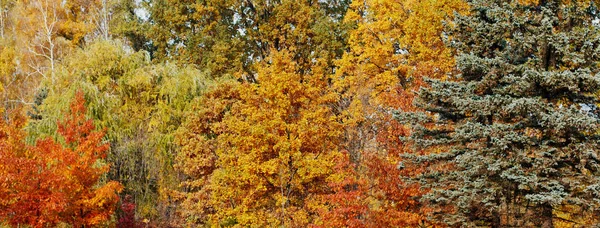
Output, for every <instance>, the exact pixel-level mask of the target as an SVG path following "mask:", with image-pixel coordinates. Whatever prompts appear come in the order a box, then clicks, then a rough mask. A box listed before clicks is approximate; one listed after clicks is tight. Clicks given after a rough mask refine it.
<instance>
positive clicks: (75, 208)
mask: <svg viewBox="0 0 600 228" xmlns="http://www.w3.org/2000/svg"><path fill="white" fill-rule="evenodd" d="M84 102H85V100H84V98H83V94H82V93H78V94H77V96H76V98H75V100H74V101H73V102H72V103H71V106H70V112H69V114H67V115H66V116H65V119H64V121H61V122H59V123H58V126H59V128H58V129H59V130H58V132H59V134H60V135H61V139H62V140H63V141H64V143H60V142H57V141H55V140H53V139H51V138H47V139H43V140H38V141H37V142H36V144H35V146H28V145H25V143H24V136H25V133H24V132H23V130H22V127H23V125H24V123H25V122H24V118H23V117H22V116H20V115H15V116H13V118H11V121H12V123H11V124H7V123H6V122H3V124H2V134H1V138H0V148H2V150H1V153H2V154H1V155H2V156H0V158H2V159H3V161H4V162H3V163H2V164H3V165H2V166H1V168H2V169H1V171H0V174H1V175H2V176H1V177H2V178H1V179H0V180H1V182H0V185H1V186H3V188H2V189H3V190H2V192H1V194H0V199H1V203H0V208H1V209H2V210H0V211H1V213H0V217H1V218H2V220H5V221H7V222H9V223H10V224H12V225H18V224H28V225H32V226H34V227H42V226H47V225H56V224H57V223H59V222H63V223H68V224H72V225H75V226H82V225H98V224H101V223H103V222H105V221H106V220H108V219H109V218H110V216H111V215H112V214H113V212H114V210H115V207H116V203H117V202H118V196H117V193H118V192H119V191H120V190H121V185H120V184H119V183H118V182H107V183H101V182H100V179H101V177H102V176H103V175H104V174H106V172H108V169H109V165H108V164H106V163H104V162H103V159H104V158H105V157H106V152H107V149H108V144H105V143H103V142H102V138H103V136H104V132H102V131H95V130H94V129H95V127H94V125H93V123H92V121H91V120H88V119H86V118H85V106H84ZM5 159H10V161H9V160H5Z"/></svg>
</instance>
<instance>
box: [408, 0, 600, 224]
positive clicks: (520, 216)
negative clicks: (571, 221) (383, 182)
mask: <svg viewBox="0 0 600 228" xmlns="http://www.w3.org/2000/svg"><path fill="white" fill-rule="evenodd" d="M471 4H472V9H473V10H472V11H471V13H470V14H468V15H462V16H458V17H457V18H456V20H455V21H454V22H453V23H452V24H450V25H449V29H448V31H447V32H448V33H447V35H448V37H450V38H451V39H450V41H449V44H450V45H451V46H453V47H456V48H457V50H458V52H459V54H458V56H457V66H458V68H459V70H460V71H461V72H462V73H461V74H458V75H455V78H452V79H451V80H448V81H440V80H431V81H430V82H431V87H429V88H426V89H422V90H421V91H420V93H419V96H418V99H417V106H418V107H421V108H423V109H424V110H426V111H428V113H416V114H415V113H406V114H400V115H399V116H398V118H399V119H400V120H401V121H402V122H404V123H407V124H414V132H413V135H412V137H410V138H407V139H406V141H407V142H411V143H413V144H414V145H415V146H417V148H418V149H420V148H446V149H444V150H442V151H443V152H441V153H435V154H431V155H427V156H415V155H411V156H406V157H407V161H405V162H404V163H403V165H405V166H409V165H412V166H423V165H428V166H429V169H430V172H427V173H426V174H423V175H420V176H418V178H416V179H413V181H419V182H421V183H424V184H425V186H426V187H427V188H431V192H430V193H429V194H428V195H426V196H425V197H424V198H423V200H424V202H428V203H431V204H433V205H437V206H438V209H440V211H443V210H441V209H443V208H444V207H448V206H450V207H454V208H455V209H456V213H453V214H451V213H450V211H444V212H445V213H434V214H433V215H434V217H436V218H437V219H439V220H443V221H444V222H446V223H448V224H450V225H459V224H460V225H466V226H475V225H486V226H493V227H499V226H517V227H523V226H536V227H552V226H553V224H554V221H555V220H556V219H557V218H558V215H557V210H560V209H561V208H563V207H566V206H576V207H577V208H578V209H577V210H572V211H570V212H569V213H573V214H578V213H581V214H589V213H597V212H598V211H597V208H598V207H599V206H600V204H599V202H598V201H597V197H598V196H599V195H598V194H600V192H598V191H597V190H598V188H597V186H599V184H600V179H598V175H599V174H600V164H599V162H600V160H599V158H598V149H600V147H599V146H600V144H599V141H598V140H599V139H600V135H599V133H598V130H597V129H598V127H600V118H599V116H598V113H596V112H594V111H593V110H594V109H595V107H596V103H597V102H598V99H597V97H596V96H594V93H595V92H597V91H598V89H600V79H599V78H598V76H597V73H598V71H599V69H598V65H597V63H598V61H599V60H600V55H599V54H600V49H598V47H600V30H599V28H598V27H596V26H594V25H593V23H592V21H593V20H594V19H595V18H596V17H597V15H596V14H595V12H596V11H595V10H593V9H594V8H593V7H595V6H594V5H593V4H592V5H590V4H589V3H579V2H562V1H541V3H539V5H533V6H532V5H521V4H519V3H517V2H514V1H498V0H497V1H482V0H477V1H473V2H472V3H471ZM417 123H418V124H417ZM440 211H439V212H440ZM581 214H580V216H581ZM597 222H598V220H597V219H589V220H587V221H584V222H583V223H582V224H584V225H586V226H590V225H592V224H595V223H597ZM580 225H581V224H580Z"/></svg>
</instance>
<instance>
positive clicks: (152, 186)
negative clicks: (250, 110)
mask: <svg viewBox="0 0 600 228" xmlns="http://www.w3.org/2000/svg"><path fill="white" fill-rule="evenodd" d="M56 76H57V81H56V82H55V83H51V82H45V83H44V84H43V86H44V87H45V88H47V90H48V95H47V98H46V99H45V100H44V101H43V104H42V105H40V106H39V108H38V109H39V115H40V116H41V117H42V118H41V119H40V120H36V121H32V122H31V123H30V125H29V127H28V130H29V132H30V133H31V135H32V136H31V139H30V140H33V139H35V138H39V137H43V136H45V135H52V136H54V135H53V132H54V130H55V129H56V125H55V124H53V123H52V122H55V121H56V120H57V119H60V116H61V115H62V113H64V112H65V110H66V107H68V106H67V105H68V104H67V103H66V101H65V97H72V96H73V94H74V93H75V91H78V90H83V91H84V93H85V95H86V98H87V100H88V101H89V105H88V115H89V117H91V118H93V119H95V120H96V121H95V122H96V124H97V125H98V127H101V128H106V129H107V130H108V131H107V132H108V134H107V136H106V140H108V141H109V142H110V145H111V148H110V153H109V156H108V162H110V163H112V166H111V170H110V172H109V176H108V177H109V178H110V179H114V180H118V181H120V182H121V183H123V185H124V186H125V193H126V194H131V195H132V196H133V197H134V199H135V200H136V202H137V203H138V205H139V208H140V213H141V215H142V216H144V217H148V216H158V215H159V213H166V211H164V210H166V207H162V208H161V207H159V206H157V205H159V202H162V201H161V200H162V199H160V198H159V194H158V193H159V191H161V189H163V188H167V187H169V188H170V187H173V186H175V185H176V183H178V180H177V175H176V173H175V172H174V171H173V169H172V160H173V156H174V154H175V150H176V148H175V146H174V145H173V143H172V142H173V137H174V135H173V133H174V132H175V130H177V128H178V127H179V125H180V124H181V122H182V121H183V118H184V114H185V110H186V108H187V104H188V103H189V102H190V101H191V100H193V99H194V98H195V97H198V96H200V95H201V94H202V91H203V90H204V89H205V87H206V86H207V85H208V84H210V83H211V81H209V80H207V79H206V78H205V77H204V74H203V73H201V72H199V71H198V70H195V69H193V68H190V67H187V68H180V67H176V66H175V65H173V64H156V65H153V64H151V63H150V60H149V58H148V55H147V54H146V53H145V52H133V51H131V50H129V49H127V48H124V46H123V44H121V43H120V42H118V41H99V42H95V43H93V44H91V45H90V46H89V47H87V48H85V49H83V50H81V51H79V52H77V53H76V54H73V55H72V56H70V57H69V58H67V59H66V60H65V61H64V62H63V64H61V65H60V66H59V67H58V70H57V72H56ZM162 203H167V202H162ZM161 210H163V211H161Z"/></svg>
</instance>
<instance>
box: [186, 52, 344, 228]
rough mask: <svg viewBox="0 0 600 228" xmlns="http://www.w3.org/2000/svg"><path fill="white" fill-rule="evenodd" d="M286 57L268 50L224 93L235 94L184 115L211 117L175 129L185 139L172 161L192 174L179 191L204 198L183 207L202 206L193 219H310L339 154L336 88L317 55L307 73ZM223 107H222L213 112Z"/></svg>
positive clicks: (260, 222)
mask: <svg viewBox="0 0 600 228" xmlns="http://www.w3.org/2000/svg"><path fill="white" fill-rule="evenodd" d="M291 59H292V56H290V53H289V52H286V51H283V52H276V51H273V50H272V56H271V57H270V58H269V59H268V62H265V63H263V64H261V67H259V68H258V77H257V80H258V82H257V83H244V84H241V85H239V88H237V93H232V94H239V95H238V96H239V98H236V97H231V99H229V100H231V101H233V102H230V103H228V102H227V101H228V99H219V100H215V101H217V102H218V103H216V104H215V108H216V111H217V112H206V111H205V112H203V113H200V114H201V115H202V114H205V115H207V116H204V117H203V116H199V117H192V118H189V119H188V121H197V120H203V119H206V118H208V119H206V120H209V121H211V119H212V121H214V122H213V123H212V124H211V122H208V124H207V125H205V124H206V123H204V124H203V123H201V122H191V123H188V124H186V125H194V126H201V127H200V128H191V129H189V130H188V131H185V130H184V132H183V133H182V135H183V136H184V137H186V138H183V139H182V140H186V139H188V138H189V139H190V141H189V143H186V142H183V144H182V146H183V148H182V152H181V153H180V155H179V158H178V160H179V167H180V169H181V170H183V171H184V172H186V173H187V174H188V175H190V176H191V177H193V179H192V180H191V181H190V182H188V184H189V185H190V186H191V188H192V189H191V190H192V191H190V192H189V193H187V194H185V197H187V198H188V200H191V201H194V200H195V202H198V203H196V204H195V205H204V206H202V208H198V206H195V205H194V204H188V205H190V206H195V207H191V208H185V209H187V210H196V209H199V210H201V211H202V212H203V214H204V215H205V217H204V218H202V217H201V218H199V219H198V220H197V221H196V222H198V223H205V224H206V223H208V224H211V225H218V224H221V225H235V224H237V225H241V226H267V225H269V226H271V225H276V224H279V225H282V226H292V227H296V226H306V225H307V224H309V223H311V222H315V221H316V215H317V214H316V210H317V209H318V205H319V203H318V202H319V201H318V196H319V195H320V194H322V193H323V192H324V191H327V190H328V189H327V187H326V182H325V179H326V178H327V177H328V176H330V175H331V174H332V172H333V165H334V161H335V159H336V158H338V157H339V156H340V154H339V152H338V150H337V148H338V143H339V133H340V128H339V127H340V125H339V123H338V121H337V120H336V116H335V115H334V113H333V111H332V109H331V104H333V103H334V102H335V101H336V96H335V94H334V93H332V92H331V90H329V89H328V83H327V81H328V74H326V73H324V71H323V69H324V68H326V67H324V66H326V63H323V62H319V61H317V62H316V63H315V65H314V67H312V68H311V69H313V71H312V72H311V73H310V74H307V73H299V69H300V66H299V65H297V63H296V62H293V61H292V60H291ZM232 89H235V87H232ZM236 100H238V101H236ZM224 108H226V109H229V112H226V113H225V115H224V116H220V113H222V112H221V111H218V110H223V109H224ZM211 113H212V114H211ZM215 114H216V115H215ZM192 116H195V115H192ZM213 139H214V140H213ZM189 214H190V215H191V214H193V212H192V213H189Z"/></svg>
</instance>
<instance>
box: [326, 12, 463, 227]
mask: <svg viewBox="0 0 600 228" xmlns="http://www.w3.org/2000/svg"><path fill="white" fill-rule="evenodd" d="M466 9H468V5H467V4H466V2H464V1H462V0H423V1H415V0H402V1H369V0H367V1H357V2H353V3H352V5H351V6H350V9H349V11H348V12H347V13H346V17H345V20H347V22H348V23H355V24H356V28H355V29H354V30H352V31H350V35H349V36H350V37H349V41H348V42H349V47H350V48H349V51H347V52H346V53H345V54H344V56H343V58H342V59H340V60H338V61H337V63H336V64H337V67H338V70H337V71H336V78H335V79H336V80H334V88H335V89H336V90H337V92H338V93H339V94H340V96H341V100H340V105H339V109H340V110H341V111H340V113H341V117H342V120H343V123H344V125H343V126H344V134H343V136H344V144H343V146H344V149H345V151H347V152H348V158H347V159H348V160H349V161H350V162H353V163H354V165H338V168H339V169H342V170H340V172H343V173H348V174H350V176H347V177H345V178H338V179H331V180H332V182H330V185H331V186H334V189H336V190H335V192H334V194H332V195H328V196H326V197H325V198H326V199H327V200H329V201H331V202H330V204H329V205H330V208H329V210H326V211H324V212H323V216H325V217H327V218H329V219H326V220H327V221H326V222H331V221H340V222H342V223H341V224H326V225H325V226H326V227H327V226H356V225H355V224H356V221H354V220H356V218H359V222H360V223H358V224H360V226H365V227H381V226H393V227H397V226H416V225H418V224H420V223H423V222H424V220H425V216H424V215H425V214H426V213H427V209H426V207H423V206H422V205H420V204H419V203H418V202H417V201H416V200H415V197H416V196H418V195H421V194H422V193H423V191H422V190H421V189H420V187H419V186H418V185H415V184H408V183H405V182H404V181H403V180H402V177H406V176H411V175H415V174H416V173H418V172H419V171H418V170H415V169H398V165H399V164H401V161H402V159H401V156H400V155H401V154H402V153H407V152H410V148H409V147H407V145H404V144H403V143H401V141H400V140H399V137H400V136H406V135H408V134H409V133H410V132H409V131H408V130H407V129H406V128H405V127H404V126H402V125H401V124H399V123H398V122H396V121H394V120H393V119H392V115H391V114H392V111H393V110H398V109H400V110H404V111H409V110H414V109H415V107H414V106H413V104H412V100H413V98H414V97H415V92H416V91H417V90H418V89H419V87H421V86H422V85H423V84H424V83H423V77H431V78H443V77H444V76H445V75H446V74H447V73H448V72H451V71H452V70H453V65H454V59H453V55H452V50H450V49H448V48H446V47H445V45H444V41H443V34H442V31H443V28H444V25H443V21H444V20H446V19H450V18H451V17H452V16H453V13H454V12H459V13H462V12H465V11H466ZM344 162H348V161H342V163H344ZM343 195H346V196H348V197H351V198H355V199H360V200H362V201H363V202H362V203H360V204H359V205H361V206H360V207H357V205H347V204H346V203H345V200H339V199H338V197H340V196H343ZM355 195H357V196H355ZM358 196H360V197H358ZM347 200H349V199H347ZM365 206H366V207H365ZM357 208H360V210H362V212H360V213H358V211H354V210H355V209H357ZM339 212H342V213H339ZM349 212H351V213H349ZM336 216H337V217H336Z"/></svg>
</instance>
